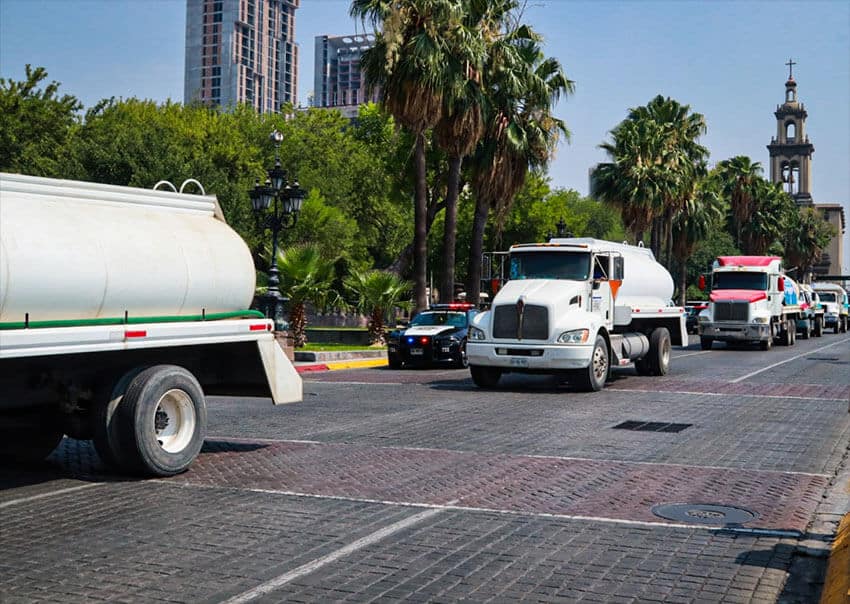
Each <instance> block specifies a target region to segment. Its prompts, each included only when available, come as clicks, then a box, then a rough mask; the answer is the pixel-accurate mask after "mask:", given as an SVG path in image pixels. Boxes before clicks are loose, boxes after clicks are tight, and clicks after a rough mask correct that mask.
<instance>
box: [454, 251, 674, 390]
mask: <svg viewBox="0 0 850 604" xmlns="http://www.w3.org/2000/svg"><path fill="white" fill-rule="evenodd" d="M507 265H508V266H509V275H508V276H507V277H508V281H507V282H506V283H505V284H504V286H503V287H502V288H501V289H500V290H499V292H498V293H497V294H496V296H495V298H494V299H493V302H492V305H491V310H490V311H487V312H483V313H480V314H478V315H477V316H476V317H475V319H474V320H473V323H472V326H471V327H470V330H469V336H468V343H467V356H468V359H469V369H470V372H471V374H472V379H473V381H474V382H475V384H476V385H478V386H479V387H483V388H492V387H495V386H496V385H497V384H498V382H499V379H500V377H501V376H502V374H504V373H511V372H519V373H544V374H560V375H564V376H565V377H566V378H567V380H569V381H571V382H572V383H573V384H574V385H576V386H577V387H578V388H580V389H582V390H589V391H590V390H600V389H601V388H602V387H603V386H604V385H605V381H606V380H607V379H608V373H609V371H610V367H611V366H612V365H616V366H623V365H629V364H630V363H632V362H633V363H634V364H635V367H636V368H637V371H638V373H640V374H642V375H664V374H666V373H667V371H668V368H669V364H670V348H671V345H679V346H686V345H687V343H688V336H687V330H686V327H685V314H684V309H683V308H681V307H675V306H671V305H670V297H671V296H672V294H673V280H672V278H671V277H670V274H669V273H668V272H667V271H666V270H665V269H664V267H662V266H661V265H660V264H658V263H657V262H656V261H655V258H654V256H653V255H652V252H651V251H650V250H649V249H647V248H644V247H637V246H632V245H626V244H619V243H612V242H610V241H601V240H598V239H590V238H569V239H552V240H551V241H550V242H549V243H532V244H521V245H514V246H512V247H511V248H510V252H509V258H508V262H507Z"/></svg>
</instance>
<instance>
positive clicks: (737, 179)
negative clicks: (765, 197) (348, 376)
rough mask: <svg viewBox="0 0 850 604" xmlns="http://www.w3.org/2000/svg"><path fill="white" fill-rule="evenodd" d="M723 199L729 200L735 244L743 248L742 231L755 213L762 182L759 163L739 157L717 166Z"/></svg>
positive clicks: (731, 227) (731, 228) (730, 219)
mask: <svg viewBox="0 0 850 604" xmlns="http://www.w3.org/2000/svg"><path fill="white" fill-rule="evenodd" d="M715 172H716V174H717V178H718V179H719V181H720V187H721V192H722V194H723V197H724V198H725V199H727V200H729V203H730V214H729V223H730V230H731V233H732V236H733V237H734V238H735V244H736V245H738V246H742V239H743V235H742V230H743V228H744V225H745V224H746V223H747V222H748V221H749V220H750V217H751V216H752V215H753V212H754V209H755V207H754V205H755V195H756V192H755V189H754V187H755V186H756V183H758V182H759V181H761V180H762V169H761V164H760V163H759V162H754V161H752V160H751V159H750V158H749V157H747V156H745V155H737V156H735V157H732V158H730V159H725V160H723V161H721V162H719V163H718V164H717V168H716V169H715Z"/></svg>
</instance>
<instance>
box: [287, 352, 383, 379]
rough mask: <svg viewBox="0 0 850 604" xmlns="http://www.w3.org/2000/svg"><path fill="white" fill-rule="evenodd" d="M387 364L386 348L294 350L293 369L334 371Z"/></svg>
mask: <svg viewBox="0 0 850 604" xmlns="http://www.w3.org/2000/svg"><path fill="white" fill-rule="evenodd" d="M386 364H387V351H386V350H368V349H366V350H352V351H347V352H299V351H296V352H295V370H296V371H297V372H298V373H309V372H313V371H336V370H340V369H359V368H364V367H382V366H386Z"/></svg>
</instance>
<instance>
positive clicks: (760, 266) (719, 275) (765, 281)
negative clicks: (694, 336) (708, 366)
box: [699, 256, 802, 350]
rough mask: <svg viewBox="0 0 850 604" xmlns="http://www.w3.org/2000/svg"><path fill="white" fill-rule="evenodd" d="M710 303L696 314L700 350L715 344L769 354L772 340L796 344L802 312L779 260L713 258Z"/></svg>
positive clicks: (740, 257)
mask: <svg viewBox="0 0 850 604" xmlns="http://www.w3.org/2000/svg"><path fill="white" fill-rule="evenodd" d="M710 300H711V302H709V305H708V308H706V309H705V310H703V311H702V312H701V313H700V316H699V335H700V346H701V347H702V349H703V350H709V349H711V346H712V344H713V343H714V341H715V340H719V341H721V342H737V343H751V342H752V343H758V344H759V346H760V347H761V349H762V350H770V348H771V346H772V345H773V341H774V340H775V339H776V340H778V341H779V342H780V343H781V344H783V345H785V346H792V345H793V344H794V342H795V341H796V333H797V321H798V320H799V319H801V317H802V309H801V308H800V306H799V304H798V301H797V299H796V287H795V286H794V284H793V281H791V279H790V277H788V276H786V275H785V273H784V272H783V271H782V258H779V257H778V256H720V257H718V258H717V260H715V261H714V268H713V270H712V273H711V294H710Z"/></svg>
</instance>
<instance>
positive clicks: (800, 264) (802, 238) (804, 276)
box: [783, 208, 838, 282]
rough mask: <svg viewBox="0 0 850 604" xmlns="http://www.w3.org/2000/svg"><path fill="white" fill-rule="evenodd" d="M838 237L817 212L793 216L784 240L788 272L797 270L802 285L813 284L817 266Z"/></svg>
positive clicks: (792, 214) (795, 213) (790, 218)
mask: <svg viewBox="0 0 850 604" xmlns="http://www.w3.org/2000/svg"><path fill="white" fill-rule="evenodd" d="M837 234H838V233H837V230H836V228H835V227H834V226H833V225H831V224H829V223H828V222H827V221H826V220H824V218H823V216H822V215H821V214H820V213H819V212H818V211H817V210H816V209H814V208H802V209H800V210H799V211H797V212H791V213H790V214H789V216H788V223H787V224H786V226H785V233H784V237H783V244H784V247H785V252H784V254H783V257H784V260H785V264H786V265H787V266H788V268H789V269H790V268H792V267H796V268H797V275H798V276H799V277H800V280H801V281H805V282H808V281H810V278H811V273H812V271H813V270H814V266H815V265H816V264H817V263H818V262H819V261H820V259H821V257H822V256H823V251H824V250H825V249H826V248H827V247H828V246H829V243H830V242H831V241H832V238H833V237H835V236H836V235H837Z"/></svg>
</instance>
